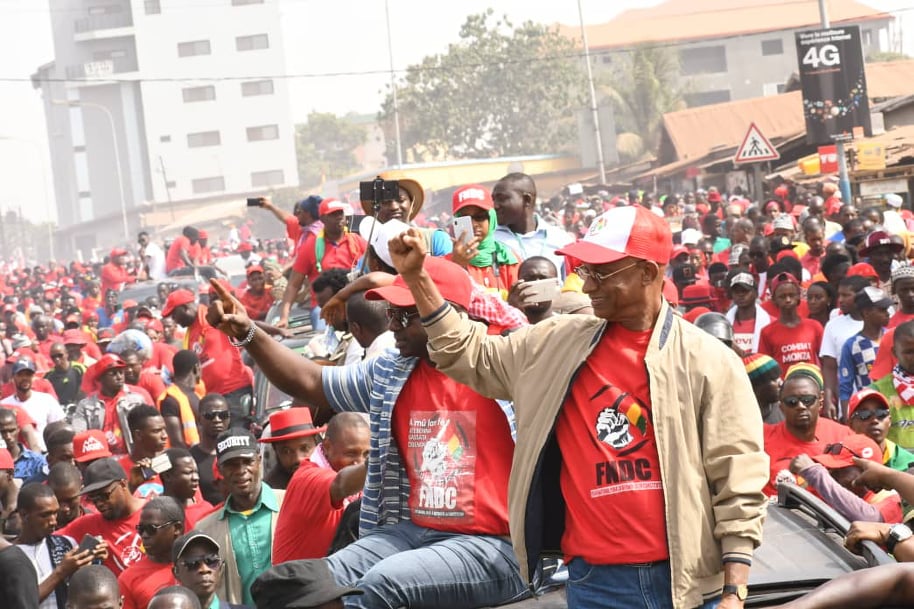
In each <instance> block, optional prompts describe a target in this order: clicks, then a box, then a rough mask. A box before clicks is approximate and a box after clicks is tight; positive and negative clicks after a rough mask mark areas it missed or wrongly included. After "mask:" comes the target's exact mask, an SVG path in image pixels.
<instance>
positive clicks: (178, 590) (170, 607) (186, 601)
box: [147, 586, 201, 609]
mask: <svg viewBox="0 0 914 609" xmlns="http://www.w3.org/2000/svg"><path fill="white" fill-rule="evenodd" d="M147 609H201V607H200V599H199V598H197V595H196V594H194V593H193V592H192V591H191V590H190V589H189V588H185V587H184V586H168V587H167V588H162V589H161V590H159V591H158V592H157V593H156V595H155V596H153V597H152V600H151V601H149V605H148V606H147Z"/></svg>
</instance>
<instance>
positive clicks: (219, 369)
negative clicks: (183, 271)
mask: <svg viewBox="0 0 914 609" xmlns="http://www.w3.org/2000/svg"><path fill="white" fill-rule="evenodd" d="M184 348H185V349H191V350H192V351H193V352H194V353H196V354H197V357H198V358H200V369H201V371H202V375H203V384H204V385H206V390H207V391H209V392H210V393H221V394H222V395H225V394H227V393H231V392H233V391H236V390H238V389H241V388H243V387H250V386H251V379H252V376H251V371H250V370H249V369H248V367H247V366H245V365H244V362H243V361H241V351H239V350H238V349H237V348H235V347H233V346H232V344H231V343H230V342H229V339H228V336H226V335H225V334H223V333H222V332H220V331H219V330H217V329H216V328H214V327H212V326H211V325H209V323H207V321H206V307H205V306H203V305H200V307H199V309H198V310H197V320H196V321H195V322H194V323H193V324H192V325H191V326H190V327H189V328H187V333H186V334H185V335H184ZM153 403H154V402H153Z"/></svg>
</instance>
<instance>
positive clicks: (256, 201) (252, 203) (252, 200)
mask: <svg viewBox="0 0 914 609" xmlns="http://www.w3.org/2000/svg"><path fill="white" fill-rule="evenodd" d="M263 200H264V199H263V197H248V207H263Z"/></svg>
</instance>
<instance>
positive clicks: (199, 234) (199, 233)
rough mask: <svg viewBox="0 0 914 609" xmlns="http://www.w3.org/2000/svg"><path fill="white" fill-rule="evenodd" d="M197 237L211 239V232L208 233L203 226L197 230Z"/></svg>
mask: <svg viewBox="0 0 914 609" xmlns="http://www.w3.org/2000/svg"><path fill="white" fill-rule="evenodd" d="M197 238H198V239H209V233H207V232H206V231H205V230H203V229H202V228H201V229H200V230H199V231H197Z"/></svg>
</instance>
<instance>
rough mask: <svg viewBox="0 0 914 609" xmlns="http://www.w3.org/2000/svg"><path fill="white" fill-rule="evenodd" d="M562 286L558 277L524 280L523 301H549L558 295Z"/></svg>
mask: <svg viewBox="0 0 914 609" xmlns="http://www.w3.org/2000/svg"><path fill="white" fill-rule="evenodd" d="M561 291H562V286H561V285H559V280H558V279H537V280H536V281H525V282H524V301H525V302H527V303H531V304H532V303H535V302H549V301H552V300H555V299H556V298H558V297H559V294H560V293H561Z"/></svg>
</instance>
